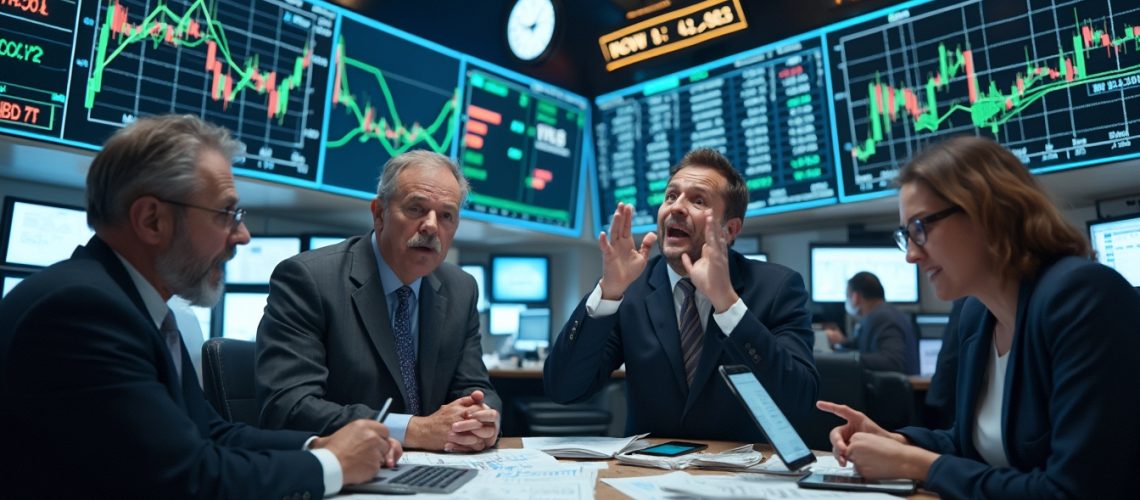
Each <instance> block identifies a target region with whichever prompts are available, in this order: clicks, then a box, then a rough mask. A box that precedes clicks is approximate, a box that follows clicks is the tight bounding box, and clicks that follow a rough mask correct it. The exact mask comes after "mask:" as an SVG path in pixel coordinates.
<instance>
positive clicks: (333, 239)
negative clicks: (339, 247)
mask: <svg viewBox="0 0 1140 500" xmlns="http://www.w3.org/2000/svg"><path fill="white" fill-rule="evenodd" d="M346 239H348V238H345V237H343V236H309V237H308V239H306V241H305V250H316V249H318V248H323V247H327V246H330V245H335V244H337V243H340V242H342V241H344V240H346Z"/></svg>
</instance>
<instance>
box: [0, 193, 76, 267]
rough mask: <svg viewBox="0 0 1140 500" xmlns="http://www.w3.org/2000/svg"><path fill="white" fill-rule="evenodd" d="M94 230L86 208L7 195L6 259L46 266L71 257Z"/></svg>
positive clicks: (21, 264)
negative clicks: (88, 222)
mask: <svg viewBox="0 0 1140 500" xmlns="http://www.w3.org/2000/svg"><path fill="white" fill-rule="evenodd" d="M94 235H95V231H92V230H91V228H89V227H87V212H86V211H85V210H83V209H81V208H78V207H67V206H63V205H55V204H49V203H43V202H35V201H31V200H21V199H17V198H5V199H4V247H3V248H4V254H3V255H4V263H6V264H12V265H18V266H32V267H47V266H50V265H52V264H55V263H56V262H59V261H61V260H65V259H67V258H68V257H71V253H72V252H74V251H75V247H77V246H80V245H85V244H87V240H90V239H91V237H92V236H94Z"/></svg>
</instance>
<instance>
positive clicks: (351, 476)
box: [0, 115, 401, 499]
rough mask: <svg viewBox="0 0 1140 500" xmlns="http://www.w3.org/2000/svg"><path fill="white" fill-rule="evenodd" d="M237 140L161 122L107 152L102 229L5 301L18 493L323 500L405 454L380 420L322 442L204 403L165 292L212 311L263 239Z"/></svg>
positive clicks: (0, 379)
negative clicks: (248, 208) (230, 271)
mask: <svg viewBox="0 0 1140 500" xmlns="http://www.w3.org/2000/svg"><path fill="white" fill-rule="evenodd" d="M238 150H239V144H238V143H237V141H235V140H234V139H233V138H231V136H230V135H229V133H228V132H227V131H226V130H225V129H222V128H219V127H215V126H213V125H208V124H206V123H204V122H203V121H202V120H200V119H199V118H197V117H194V116H190V115H186V116H162V117H152V118H140V119H138V120H137V121H135V122H134V123H133V124H131V125H128V126H127V127H125V128H123V129H121V130H119V131H118V132H117V133H115V135H114V136H112V137H111V138H110V139H109V140H108V141H107V143H106V145H104V147H103V149H102V151H100V152H99V154H98V155H96V156H95V159H94V160H93V161H92V163H91V168H90V171H89V172H88V175H87V221H88V223H89V224H90V225H91V227H92V228H93V229H94V230H95V236H94V237H93V238H91V240H90V241H89V242H88V243H87V245H85V246H82V247H79V248H77V249H76V250H75V253H74V254H73V255H72V256H71V258H69V259H67V260H65V261H63V262H60V263H58V264H55V265H53V266H51V267H49V268H47V269H45V270H43V271H40V272H39V273H37V274H35V275H33V276H31V277H29V278H28V279H26V280H24V281H23V282H22V283H20V285H19V286H17V287H16V288H15V289H14V290H12V292H11V293H10V294H9V295H8V296H7V297H5V299H4V300H3V302H0V401H3V404H2V405H0V426H2V427H3V428H4V429H8V430H9V433H8V436H7V439H6V441H7V445H8V446H7V450H8V452H9V454H10V456H12V457H13V458H14V459H13V460H9V461H8V462H7V464H6V465H5V466H4V467H0V484H4V489H5V491H4V494H5V495H6V496H7V497H9V498H32V497H35V496H43V495H44V494H47V495H48V496H51V497H59V498H71V497H74V498H231V497H233V498H305V499H309V498H319V497H322V496H324V495H326V494H335V493H336V492H338V491H339V490H340V489H341V486H342V484H355V483H361V482H364V481H368V480H370V479H371V478H372V477H373V476H374V475H375V474H376V472H377V470H379V468H380V467H381V465H387V466H389V467H392V466H394V465H395V463H396V461H397V460H398V459H399V458H400V454H401V449H400V444H399V443H398V442H396V441H394V440H392V439H390V438H389V437H388V429H387V428H386V427H385V426H384V425H383V424H380V423H378V422H375V421H374V420H358V421H355V422H352V423H351V424H349V425H348V426H346V427H345V428H343V429H341V430H339V431H337V432H336V433H334V434H332V435H331V436H328V437H321V438H317V437H315V436H313V435H312V434H311V433H307V432H294V431H266V430H261V429H256V428H253V427H250V426H247V425H243V424H233V423H229V422H226V421H224V420H222V418H221V417H220V416H218V414H217V412H215V411H214V409H213V408H212V407H211V406H210V405H209V404H208V403H207V402H206V399H205V398H204V397H203V395H202V390H201V389H200V388H199V386H198V379H197V376H196V375H195V373H194V369H193V367H192V366H191V362H190V357H189V355H188V353H187V352H186V348H185V347H184V346H183V345H182V344H181V337H180V334H179V331H178V327H177V321H176V320H175V319H174V315H173V313H172V311H171V310H170V309H169V308H168V307H167V305H166V301H167V300H169V299H170V298H171V296H172V295H174V294H178V295H180V296H182V297H183V298H185V299H187V300H189V301H190V302H191V303H193V304H196V305H200V306H203V307H209V306H212V305H214V303H216V302H217V300H218V297H219V296H220V295H221V293H222V287H223V284H224V279H223V272H224V267H223V266H224V265H225V262H226V260H228V259H229V258H230V257H231V256H233V254H234V249H235V248H236V247H237V245H244V244H246V243H248V242H249V231H247V230H246V228H245V226H244V225H243V224H242V218H243V216H244V214H245V211H244V210H242V209H240V208H238V195H237V190H236V189H235V186H234V178H233V174H232V173H231V171H230V163H231V159H232V157H233V155H234V154H236V153H237V152H238ZM13 490H14V491H13Z"/></svg>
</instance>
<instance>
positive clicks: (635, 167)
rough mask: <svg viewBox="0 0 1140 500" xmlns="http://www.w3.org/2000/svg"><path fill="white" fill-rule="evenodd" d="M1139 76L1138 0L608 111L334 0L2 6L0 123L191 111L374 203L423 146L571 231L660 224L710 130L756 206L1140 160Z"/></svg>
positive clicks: (711, 75) (295, 173)
mask: <svg viewBox="0 0 1140 500" xmlns="http://www.w3.org/2000/svg"><path fill="white" fill-rule="evenodd" d="M1138 93H1140V4H1136V3H1135V2H1113V1H1111V0H1068V1H1064V2H1062V1H1060V0H1048V1H1046V0H1031V1H1028V2H1007V1H997V0H968V1H962V0H958V1H946V0H933V1H926V0H915V1H909V2H901V3H897V4H895V5H893V6H890V7H886V8H884V9H881V10H878V11H875V12H872V13H869V14H865V15H861V16H858V17H855V18H852V19H848V20H844V21H841V22H838V23H835V24H831V25H828V26H824V27H822V28H819V29H816V30H813V31H810V32H806V33H803V34H800V35H797V36H795V37H792V38H789V39H785V40H779V41H773V42H772V43H770V44H767V45H764V46H761V47H757V48H755V49H752V50H749V51H746V52H744V53H741V54H736V55H731V56H728V57H724V58H722V59H719V60H716V61H711V62H708V63H705V64H702V65H700V66H697V67H694V68H690V69H687V70H684V71H680V72H677V73H674V74H671V75H666V76H664V77H660V78H656V79H653V80H650V81H646V82H644V83H641V84H638V85H636V86H633V87H630V88H626V89H621V90H617V91H614V92H610V93H608V94H605V95H601V96H598V97H596V98H594V99H593V104H592V105H591V104H590V103H589V101H587V100H586V98H584V97H581V96H577V95H574V94H572V93H570V92H567V91H565V90H562V89H559V88H557V87H555V86H552V85H548V84H545V83H542V82H539V81H537V80H534V79H533V78H529V77H526V76H523V75H520V74H518V73H515V72H512V71H509V70H507V69H504V68H501V67H498V66H495V65H493V64H490V63H487V62H485V61H481V60H479V59H477V58H474V57H471V56H469V55H467V54H464V53H462V52H459V51H457V50H454V49H453V48H449V47H444V46H442V45H440V44H438V43H434V42H430V41H427V40H424V39H422V38H419V37H416V36H414V35H411V34H408V33H405V32H402V31H400V30H397V29H394V28H392V27H390V26H388V25H385V24H383V23H381V22H379V21H376V20H373V19H369V18H366V17H364V16H361V15H359V14H356V13H354V12H351V11H348V10H345V9H343V8H341V7H338V6H335V5H332V4H329V3H325V2H323V1H321V0H308V1H302V0H226V1H215V0H168V1H165V2H152V1H144V0H73V1H56V0H0V134H7V135H12V136H17V137H23V138H28V139H33V140H38V141H45V142H51V143H57V144H64V145H69V146H76V147H81V148H87V149H97V148H98V147H99V145H100V144H102V142H103V141H104V140H105V139H106V138H107V137H108V136H109V135H110V134H111V133H113V132H114V131H115V130H117V129H119V128H121V127H122V126H124V124H127V123H130V122H132V121H133V120H135V119H137V118H138V117H142V116H147V115H153V114H160V113H171V112H175V113H191V114H195V115H198V116H202V117H204V118H205V119H207V120H209V121H212V122H214V123H217V124H219V125H223V126H225V127H227V128H229V129H231V130H233V131H234V132H235V134H236V136H237V138H238V139H239V140H240V141H241V143H242V144H243V146H244V152H243V154H242V155H241V156H240V157H239V158H238V159H237V163H236V165H235V172H236V173H237V174H238V175H241V176H246V177H256V178H261V179H266V180H270V181H274V182H279V183H284V184H289V185H295V186H301V187H306V188H312V189H320V190H325V191H329V192H334V193H338V194H345V195H349V196H355V197H359V198H370V197H372V196H374V195H375V188H376V181H377V178H378V176H379V173H380V169H381V166H382V165H383V164H384V162H385V161H386V160H387V159H388V158H390V157H392V156H393V155H396V154H399V153H401V152H403V151H407V150H409V149H413V148H423V149H430V150H432V151H437V152H440V153H442V154H445V155H448V156H450V157H452V158H454V159H456V161H457V163H459V164H460V165H461V167H462V168H463V169H464V171H465V172H467V174H468V176H469V177H471V182H472V186H473V188H474V189H473V192H472V196H471V197H470V199H469V203H468V205H467V206H465V207H464V208H465V210H464V215H465V216H471V217H473V218H476V219H482V220H486V221H490V222H494V223H500V224H507V225H517V226H520V227H525V228H528V229H536V230H540V231H547V232H551V233H553V234H563V235H569V236H574V235H578V234H580V231H581V228H582V227H583V226H584V222H583V220H582V213H583V205H584V201H585V200H587V199H592V200H593V201H594V202H595V203H596V207H597V208H598V209H597V210H595V223H597V224H598V225H600V226H604V225H605V224H606V223H607V222H608V219H609V214H611V213H612V212H613V210H614V208H615V206H616V205H617V203H618V202H626V203H630V204H632V205H634V207H635V208H636V211H635V216H634V217H635V219H634V224H635V225H636V226H638V228H639V229H641V230H644V229H648V228H652V227H653V225H654V222H655V219H656V210H657V207H658V206H659V205H660V203H661V199H662V196H663V190H664V187H665V183H666V182H667V178H668V170H669V167H670V166H671V165H673V164H675V163H676V162H677V161H679V160H680V158H681V157H682V156H683V155H684V153H685V152H687V151H689V150H691V149H693V148H696V147H712V148H716V149H718V150H720V151H722V152H724V153H725V154H726V155H727V156H728V158H729V159H730V161H732V163H733V165H735V166H736V167H737V168H738V169H740V171H741V173H742V175H743V176H744V178H745V180H746V182H747V184H748V187H749V192H750V198H751V200H750V203H749V206H748V212H747V215H748V216H749V217H755V216H762V215H765V214H771V213H776V212H781V211H786V210H796V209H805V208H811V207H816V206H821V205H827V204H831V203H837V202H840V203H842V202H851V201H858V200H861V199H866V198H872V197H878V196H887V195H890V194H892V193H893V192H894V188H893V184H892V183H893V180H894V178H895V176H896V175H897V171H898V169H899V168H900V167H901V166H902V165H904V164H905V163H906V161H907V160H908V159H909V158H910V157H911V156H912V155H913V154H914V153H915V152H917V151H918V150H919V149H921V148H922V147H923V146H924V145H926V144H928V143H931V142H933V141H937V140H941V139H943V138H945V137H948V136H950V135H954V134H975V135H983V136H988V137H992V138H994V139H996V140H997V141H998V142H1000V143H1002V144H1003V145H1005V146H1006V147H1008V148H1009V149H1010V150H1011V151H1013V153H1014V154H1015V155H1017V156H1018V157H1019V158H1020V159H1021V160H1022V161H1023V162H1025V164H1026V165H1027V166H1028V167H1029V168H1030V170H1031V171H1032V172H1033V173H1037V174H1040V173H1046V172H1052V171H1057V170H1063V169H1069V168H1077V167H1083V166H1087V165H1095V164H1099V163H1105V162H1112V161H1120V160H1125V159H1131V158H1136V157H1138V156H1140V147H1138V145H1136V144H1133V142H1134V140H1136V139H1138V138H1140V130H1137V128H1136V127H1137V120H1138V119H1140V99H1137V97H1138V96H1137V94H1138ZM595 115H596V116H597V119H596V120H595V119H594V118H593V117H594V116H595ZM591 132H592V133H591ZM591 164H593V165H596V175H594V176H593V179H594V182H593V183H592V184H589V185H587V184H585V179H587V177H588V176H587V172H586V167H587V166H589V165H591ZM591 193H597V195H596V196H592V195H591Z"/></svg>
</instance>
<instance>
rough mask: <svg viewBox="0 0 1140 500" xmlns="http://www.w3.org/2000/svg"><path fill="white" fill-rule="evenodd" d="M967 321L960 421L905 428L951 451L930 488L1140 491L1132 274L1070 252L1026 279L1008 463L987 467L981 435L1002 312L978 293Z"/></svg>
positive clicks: (1032, 494) (916, 439)
mask: <svg viewBox="0 0 1140 500" xmlns="http://www.w3.org/2000/svg"><path fill="white" fill-rule="evenodd" d="M959 325H960V330H959V332H958V333H959V334H960V336H961V344H960V347H961V357H960V359H959V365H958V384H957V394H958V406H957V410H956V412H955V421H954V426H953V427H951V428H950V429H948V430H928V429H921V428H915V427H908V428H905V429H902V430H900V431H899V432H900V433H902V434H903V435H905V436H906V437H907V438H908V439H910V441H911V442H912V443H914V444H916V445H918V446H920V447H922V448H926V449H928V450H931V451H934V452H935V453H940V454H942V456H941V457H940V458H939V459H938V460H936V461H935V462H934V465H933V466H932V467H931V468H930V473H929V475H928V477H927V481H926V488H927V489H930V490H932V491H935V492H937V493H939V494H941V495H942V496H944V497H949V498H1122V497H1128V498H1134V497H1135V495H1136V486H1135V485H1134V484H1132V483H1131V482H1130V481H1128V478H1129V477H1131V476H1132V474H1135V473H1136V471H1137V470H1140V454H1138V453H1136V450H1137V449H1140V427H1138V426H1137V425H1136V421H1135V420H1136V416H1137V415H1138V414H1140V399H1138V398H1137V397H1136V388H1137V387H1138V386H1140V372H1137V370H1136V356H1137V353H1138V352H1140V331H1138V330H1140V326H1138V325H1140V295H1138V294H1137V293H1136V292H1135V291H1133V290H1132V287H1131V286H1129V285H1128V283H1127V282H1126V281H1125V280H1124V278H1123V277H1121V276H1120V275H1119V274H1117V273H1116V272H1115V271H1113V270H1112V269H1109V268H1107V267H1105V266H1102V265H1100V264H1096V263H1094V262H1090V261H1088V260H1085V259H1082V258H1079V257H1066V258H1064V259H1061V260H1059V261H1057V262H1056V263H1054V264H1052V265H1050V266H1048V267H1047V268H1045V269H1043V270H1042V273H1041V275H1040V276H1039V278H1038V279H1037V280H1027V281H1026V282H1024V283H1022V285H1021V288H1020V290H1019V292H1018V297H1017V320H1016V325H1015V332H1016V333H1015V334H1014V337H1013V345H1012V348H1011V349H1010V353H1009V360H1008V366H1007V368H1006V373H1005V394H1004V401H1005V404H1004V406H1003V408H1002V422H1001V424H1002V438H1003V442H1002V445H1003V447H1004V448H1005V453H1006V457H1007V458H1008V460H1009V463H1010V467H1009V468H998V467H991V466H990V465H988V464H986V463H985V462H984V461H983V460H982V458H981V456H980V455H978V452H977V449H976V448H975V447H974V443H973V437H972V433H973V430H974V425H975V423H976V421H977V403H978V398H979V396H980V393H981V391H982V388H983V387H984V384H985V380H984V378H985V372H986V364H987V362H988V356H989V352H990V349H992V347H991V346H992V345H993V327H994V318H993V315H992V314H990V313H989V311H987V310H986V308H985V306H983V305H982V303H981V302H979V301H978V300H977V299H974V298H970V299H968V300H967V301H966V304H965V305H964V306H963V308H962V317H961V320H960V321H959ZM1113 450H1120V451H1113Z"/></svg>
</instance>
